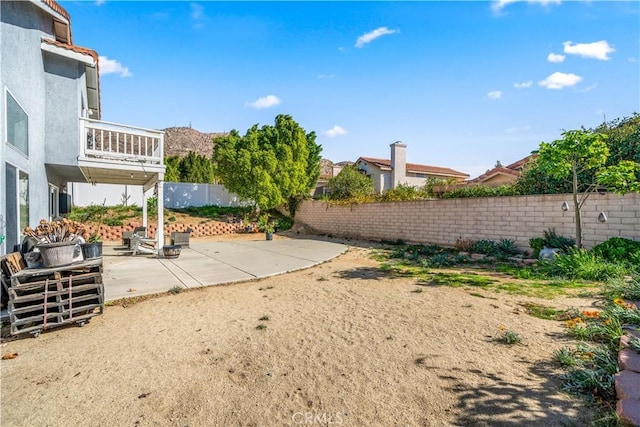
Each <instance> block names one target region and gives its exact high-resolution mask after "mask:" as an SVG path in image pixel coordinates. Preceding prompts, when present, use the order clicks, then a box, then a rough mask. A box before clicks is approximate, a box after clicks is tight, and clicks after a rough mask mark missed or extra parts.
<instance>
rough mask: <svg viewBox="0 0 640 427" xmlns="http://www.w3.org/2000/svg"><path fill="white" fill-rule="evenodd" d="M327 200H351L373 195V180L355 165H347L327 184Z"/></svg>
mask: <svg viewBox="0 0 640 427" xmlns="http://www.w3.org/2000/svg"><path fill="white" fill-rule="evenodd" d="M327 190H328V191H329V198H330V199H333V200H339V199H352V198H356V197H362V196H369V195H371V194H373V190H374V186H373V179H372V178H371V177H370V176H367V175H365V173H364V172H363V171H361V170H360V169H358V167H357V166H356V165H347V166H345V167H344V168H342V170H341V171H340V173H338V175H336V176H334V177H333V178H331V179H330V180H329V182H327Z"/></svg>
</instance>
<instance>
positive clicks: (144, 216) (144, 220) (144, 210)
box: [142, 187, 149, 237]
mask: <svg viewBox="0 0 640 427" xmlns="http://www.w3.org/2000/svg"><path fill="white" fill-rule="evenodd" d="M148 215H149V212H148V211H147V192H146V191H145V190H144V187H143V188H142V226H143V227H146V226H147V222H148V217H147V216H148ZM145 237H146V236H145Z"/></svg>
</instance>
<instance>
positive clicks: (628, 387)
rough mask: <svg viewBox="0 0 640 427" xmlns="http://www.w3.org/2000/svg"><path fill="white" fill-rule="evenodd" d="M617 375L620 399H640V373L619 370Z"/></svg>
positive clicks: (617, 389)
mask: <svg viewBox="0 0 640 427" xmlns="http://www.w3.org/2000/svg"><path fill="white" fill-rule="evenodd" d="M615 377H616V379H615V382H616V393H617V395H618V399H635V400H640V387H638V384H640V373H638V372H632V371H628V370H625V371H620V372H618V373H617V374H616V375H615Z"/></svg>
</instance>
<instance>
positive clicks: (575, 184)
mask: <svg viewBox="0 0 640 427" xmlns="http://www.w3.org/2000/svg"><path fill="white" fill-rule="evenodd" d="M571 172H572V174H573V211H574V215H575V221H576V246H577V247H578V248H582V220H581V218H580V204H579V203H578V172H577V170H576V164H575V162H574V163H573V165H572V167H571Z"/></svg>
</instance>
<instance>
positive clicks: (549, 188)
mask: <svg viewBox="0 0 640 427" xmlns="http://www.w3.org/2000/svg"><path fill="white" fill-rule="evenodd" d="M591 131H592V132H595V133H600V134H604V135H606V136H607V138H606V140H605V143H606V144H607V147H608V148H609V157H608V158H607V161H606V163H605V166H607V167H609V166H615V165H618V164H619V163H620V162H622V161H632V162H635V163H637V164H640V114H637V113H636V114H634V115H633V116H632V117H627V118H623V119H615V120H612V121H610V122H606V123H603V124H601V125H600V126H598V127H596V128H595V129H592V130H591ZM597 172H598V170H597V169H585V170H583V171H581V172H579V173H578V182H580V183H594V182H596V181H598V178H597V176H596V174H597ZM635 176H636V179H637V180H639V181H640V170H636V173H635ZM571 185H572V183H571V182H570V181H569V180H566V179H564V178H557V177H554V176H550V175H548V174H547V173H546V172H545V171H544V170H542V169H541V168H540V167H539V165H538V162H537V160H536V159H532V160H530V161H529V162H528V163H527V165H526V166H525V168H524V170H523V171H522V174H521V175H520V177H519V178H518V180H517V182H516V190H517V191H518V193H519V194H560V193H571ZM608 188H610V189H612V190H615V187H612V185H611V183H610V182H609V184H608Z"/></svg>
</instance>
